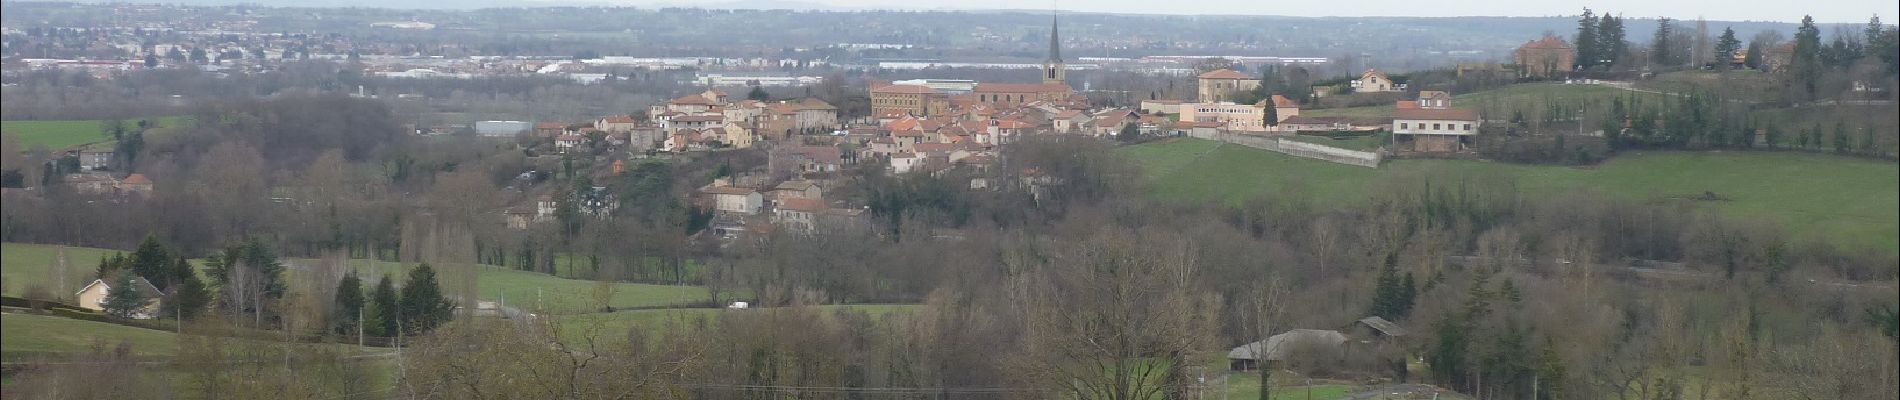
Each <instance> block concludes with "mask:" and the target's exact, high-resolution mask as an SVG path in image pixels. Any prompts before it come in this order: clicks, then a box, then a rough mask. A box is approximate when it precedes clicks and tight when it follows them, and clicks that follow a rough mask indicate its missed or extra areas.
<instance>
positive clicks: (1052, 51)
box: [1042, 10, 1069, 85]
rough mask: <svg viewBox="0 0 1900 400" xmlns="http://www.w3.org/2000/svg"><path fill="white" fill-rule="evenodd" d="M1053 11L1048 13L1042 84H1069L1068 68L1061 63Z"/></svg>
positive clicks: (1059, 36) (1060, 47)
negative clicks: (1045, 56) (1047, 56)
mask: <svg viewBox="0 0 1900 400" xmlns="http://www.w3.org/2000/svg"><path fill="white" fill-rule="evenodd" d="M1056 22H1057V21H1056V14H1055V10H1050V11H1049V59H1048V60H1047V61H1043V62H1042V83H1043V84H1045V85H1067V84H1069V71H1068V69H1069V68H1068V66H1066V65H1063V63H1062V36H1061V34H1060V33H1058V32H1057V27H1058V26H1057V24H1056Z"/></svg>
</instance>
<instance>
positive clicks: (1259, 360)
mask: <svg viewBox="0 0 1900 400" xmlns="http://www.w3.org/2000/svg"><path fill="white" fill-rule="evenodd" d="M1345 344H1346V335H1345V334H1342V333H1339V331H1328V330H1318V329H1294V330H1290V331H1287V332H1286V333H1282V334H1278V335H1273V336H1270V337H1267V339H1266V340H1262V341H1258V342H1253V343H1248V344H1243V345H1240V347H1235V348H1234V349H1233V350H1230V351H1228V352H1227V361H1228V367H1229V369H1232V370H1235V371H1252V370H1256V369H1259V368H1260V367H1261V366H1262V365H1264V364H1268V363H1275V362H1286V361H1290V360H1296V359H1309V360H1313V361H1322V360H1336V359H1338V358H1340V357H1342V356H1344V354H1345V353H1344V352H1345Z"/></svg>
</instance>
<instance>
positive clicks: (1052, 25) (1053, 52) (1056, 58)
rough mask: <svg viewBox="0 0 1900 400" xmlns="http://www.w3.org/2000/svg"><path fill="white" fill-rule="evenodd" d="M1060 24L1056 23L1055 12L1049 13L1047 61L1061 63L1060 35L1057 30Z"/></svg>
mask: <svg viewBox="0 0 1900 400" xmlns="http://www.w3.org/2000/svg"><path fill="white" fill-rule="evenodd" d="M1060 28H1061V25H1058V24H1057V23H1056V16H1055V13H1050V15H1049V62H1051V63H1057V64H1060V63H1062V35H1061V34H1060V33H1059V32H1057V30H1058V29H1060Z"/></svg>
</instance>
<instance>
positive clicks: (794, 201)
mask: <svg viewBox="0 0 1900 400" xmlns="http://www.w3.org/2000/svg"><path fill="white" fill-rule="evenodd" d="M778 208H782V209H787V210H792V211H804V212H818V211H824V210H825V202H824V201H823V200H819V199H803V198H789V199H783V200H779V201H778Z"/></svg>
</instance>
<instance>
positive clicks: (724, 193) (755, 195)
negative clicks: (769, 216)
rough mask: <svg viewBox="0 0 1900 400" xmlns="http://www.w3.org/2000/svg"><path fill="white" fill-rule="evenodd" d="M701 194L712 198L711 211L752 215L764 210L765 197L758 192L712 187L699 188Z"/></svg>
mask: <svg viewBox="0 0 1900 400" xmlns="http://www.w3.org/2000/svg"><path fill="white" fill-rule="evenodd" d="M699 191H700V192H701V193H705V194H706V195H708V196H712V199H713V210H715V211H719V212H727V213H736V214H745V215H752V214H758V213H759V210H760V209H762V208H765V195H763V194H759V191H757V190H752V189H749V188H742V187H737V186H724V185H713V186H707V187H703V188H700V189H699Z"/></svg>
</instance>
